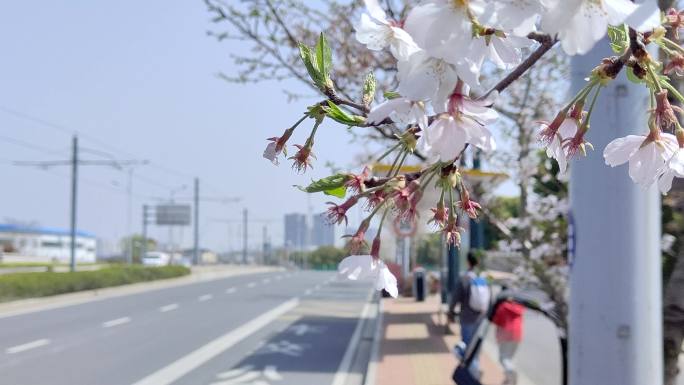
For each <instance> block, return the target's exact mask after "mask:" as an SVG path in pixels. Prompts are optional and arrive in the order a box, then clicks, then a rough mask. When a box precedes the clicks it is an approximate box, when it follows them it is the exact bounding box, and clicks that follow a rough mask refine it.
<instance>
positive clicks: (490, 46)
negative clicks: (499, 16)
mask: <svg viewBox="0 0 684 385" xmlns="http://www.w3.org/2000/svg"><path fill="white" fill-rule="evenodd" d="M532 43H533V40H530V39H528V38H524V37H518V36H507V37H499V36H497V35H491V36H488V37H484V36H482V37H479V38H476V39H472V41H471V43H470V46H469V47H468V59H467V60H469V61H471V62H473V63H475V64H476V67H477V68H479V67H481V66H482V63H483V62H484V61H485V60H490V61H491V62H492V63H494V64H496V66H497V67H499V68H502V69H510V68H513V67H514V66H516V65H518V64H520V61H521V60H522V59H521V55H520V49H521V48H524V47H529V46H530V45H532Z"/></svg>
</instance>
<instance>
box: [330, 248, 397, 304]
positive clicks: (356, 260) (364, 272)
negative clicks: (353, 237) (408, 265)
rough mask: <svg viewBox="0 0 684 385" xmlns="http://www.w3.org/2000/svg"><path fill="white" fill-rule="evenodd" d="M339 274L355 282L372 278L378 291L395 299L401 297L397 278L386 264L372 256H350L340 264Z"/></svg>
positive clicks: (338, 267)
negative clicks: (384, 292)
mask: <svg viewBox="0 0 684 385" xmlns="http://www.w3.org/2000/svg"><path fill="white" fill-rule="evenodd" d="M337 272H338V273H339V274H340V275H343V276H345V277H347V279H350V280H353V281H356V280H359V279H366V278H372V279H374V280H375V288H376V290H385V291H387V292H388V293H389V294H390V295H391V296H392V297H394V298H397V296H398V295H399V290H398V288H397V278H396V277H395V276H394V274H392V272H391V271H390V270H389V269H388V268H387V265H385V262H383V261H382V260H380V259H376V258H373V257H372V256H371V255H350V256H348V257H347V258H345V259H343V260H342V262H340V264H339V265H338V266H337Z"/></svg>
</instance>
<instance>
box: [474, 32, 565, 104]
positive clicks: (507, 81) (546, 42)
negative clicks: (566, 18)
mask: <svg viewBox="0 0 684 385" xmlns="http://www.w3.org/2000/svg"><path fill="white" fill-rule="evenodd" d="M527 37H528V38H530V39H532V40H536V41H538V42H539V43H540V45H539V47H537V49H536V50H535V51H534V52H532V53H531V54H530V56H528V57H527V59H525V60H524V61H523V62H522V63H520V64H519V65H518V66H517V67H515V69H513V71H511V72H510V73H509V74H508V75H506V77H504V78H503V79H501V80H500V81H499V82H498V83H496V85H495V86H494V87H492V89H490V90H489V91H487V93H486V94H484V95H483V96H482V98H486V97H487V96H489V94H491V93H492V92H494V91H497V92H501V91H503V90H505V89H506V88H507V87H508V86H510V85H511V83H513V82H514V81H516V80H517V79H518V78H519V77H521V76H522V75H523V74H524V73H525V72H527V70H528V69H530V67H532V66H533V65H534V64H535V63H536V62H537V61H538V60H539V59H541V57H542V56H544V55H545V54H546V53H547V52H548V51H549V50H550V49H551V48H552V47H553V46H554V45H555V44H556V42H557V41H558V39H556V38H552V37H551V36H549V35H545V34H539V33H536V32H532V33H530V34H529V35H527Z"/></svg>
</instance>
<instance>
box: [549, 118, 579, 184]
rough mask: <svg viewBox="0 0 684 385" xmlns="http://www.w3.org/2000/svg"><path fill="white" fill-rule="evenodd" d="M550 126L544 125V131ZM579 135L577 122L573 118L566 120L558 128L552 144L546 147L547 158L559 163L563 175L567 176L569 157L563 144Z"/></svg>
mask: <svg viewBox="0 0 684 385" xmlns="http://www.w3.org/2000/svg"><path fill="white" fill-rule="evenodd" d="M544 126H548V124H547V123H542V129H543V128H544ZM576 133H577V120H576V119H573V118H565V120H563V122H562V123H561V125H560V126H559V127H558V132H556V134H555V135H554V137H553V139H552V140H551V143H549V145H548V147H546V156H548V157H549V158H553V159H555V160H556V162H558V168H559V171H560V173H561V174H565V171H566V170H567V167H568V155H567V153H566V150H565V149H564V148H563V143H564V142H565V141H566V140H569V139H571V138H572V137H573V136H575V134H576Z"/></svg>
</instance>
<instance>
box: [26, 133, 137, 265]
mask: <svg viewBox="0 0 684 385" xmlns="http://www.w3.org/2000/svg"><path fill="white" fill-rule="evenodd" d="M141 163H144V161H139V160H118V159H113V160H81V159H79V153H78V137H77V136H76V135H74V136H73V138H72V155H71V159H70V160H55V161H24V162H15V163H14V164H15V165H17V166H31V167H40V168H50V167H55V166H65V165H68V166H70V167H71V199H70V200H71V212H70V217H71V218H70V227H71V231H70V238H71V244H70V264H69V270H70V271H72V272H73V271H76V211H77V207H78V203H77V202H78V199H77V196H78V195H77V193H78V166H109V167H114V168H116V169H119V170H120V169H122V168H123V166H133V165H136V164H141ZM128 196H129V200H130V199H131V194H130V190H129V194H128Z"/></svg>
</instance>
